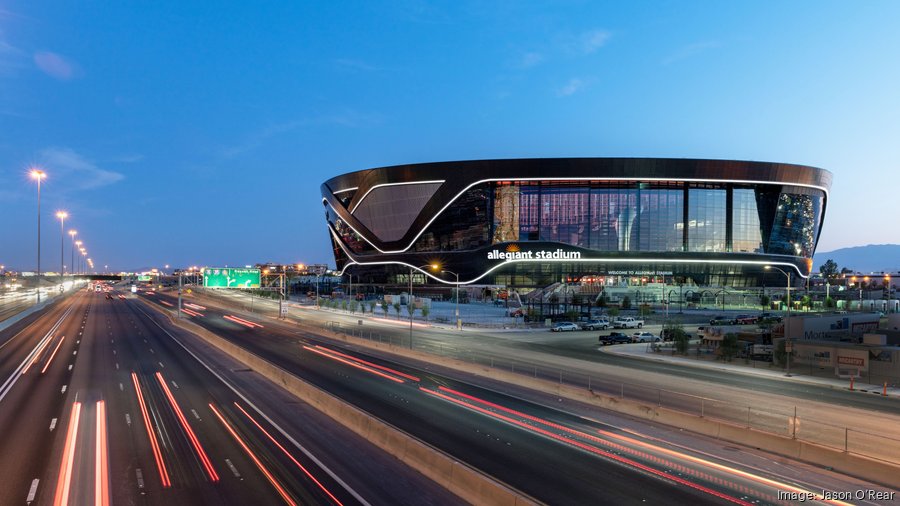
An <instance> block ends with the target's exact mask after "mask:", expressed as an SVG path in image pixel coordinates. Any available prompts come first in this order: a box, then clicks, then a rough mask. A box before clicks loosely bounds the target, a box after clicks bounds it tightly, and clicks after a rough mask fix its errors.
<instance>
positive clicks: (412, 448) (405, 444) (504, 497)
mask: <svg viewBox="0 0 900 506" xmlns="http://www.w3.org/2000/svg"><path fill="white" fill-rule="evenodd" d="M142 302H143V301H142ZM144 304H145V305H146V306H147V307H149V308H151V309H153V310H154V311H157V312H160V313H161V314H163V315H164V316H166V318H168V319H169V321H170V323H171V324H172V325H174V326H176V327H179V328H181V329H183V330H186V331H188V332H191V333H192V334H194V335H196V336H197V337H199V338H200V339H202V340H203V341H205V342H206V343H208V344H210V345H212V346H214V347H215V348H217V349H219V350H221V351H223V352H225V353H226V354H228V355H229V356H230V357H232V358H233V359H235V360H237V361H239V362H241V363H242V364H244V365H245V366H247V367H249V368H250V369H252V370H253V371H255V372H257V373H258V374H260V375H262V376H263V377H265V378H266V379H268V380H269V381H272V382H274V383H276V384H278V385H280V386H282V387H283V388H284V389H285V390H287V391H288V392H290V393H291V394H293V395H294V396H296V397H298V398H299V399H301V400H303V401H304V402H306V403H307V404H309V405H310V406H312V407H314V408H315V409H317V410H319V411H321V412H322V413H323V414H325V415H326V416H328V417H330V418H332V419H333V420H335V421H337V422H338V423H340V424H341V425H343V426H344V427H347V428H348V429H350V430H352V431H353V432H355V433H356V434H358V435H360V436H361V437H363V438H365V439H366V440H368V441H369V442H371V443H372V444H374V445H376V446H377V447H379V448H381V449H382V450H384V451H385V452H387V453H389V454H390V455H393V456H394V457H396V458H397V459H399V460H400V461H402V462H404V463H405V464H407V465H408V466H410V467H412V468H413V469H416V470H417V471H419V472H420V473H422V474H423V475H425V476H427V477H428V478H430V479H431V480H433V481H434V482H435V483H438V484H439V485H441V486H443V487H444V488H446V489H447V490H449V491H450V492H452V493H454V494H456V495H457V496H459V497H460V498H462V499H463V500H465V501H467V502H469V503H471V504H486V505H497V506H526V505H535V504H540V503H539V502H538V501H536V500H534V499H533V498H530V497H528V496H526V495H525V494H523V493H521V492H518V491H516V490H515V489H513V488H512V487H509V486H508V485H506V484H504V483H502V482H500V481H498V480H496V479H494V478H493V477H491V476H488V475H487V474H484V473H482V472H481V471H478V470H477V469H474V468H472V467H469V466H468V465H466V464H464V463H461V462H459V461H457V460H456V459H454V458H453V457H452V456H450V455H448V454H446V453H444V452H442V451H441V450H438V449H437V448H434V447H432V446H430V445H428V444H426V443H424V442H422V441H420V440H418V439H416V438H414V437H413V436H411V435H409V434H407V433H406V432H404V431H402V430H400V429H398V428H396V427H394V426H392V425H390V424H387V423H385V422H383V421H381V420H379V419H377V418H375V417H373V416H371V415H369V414H368V413H366V412H364V411H362V410H360V409H358V408H356V407H355V406H353V405H351V404H349V403H347V402H345V401H343V400H341V399H339V398H337V397H335V396H333V395H331V394H329V393H327V392H325V391H324V390H321V389H319V388H318V387H316V386H314V385H312V384H311V383H308V382H306V381H304V380H302V379H300V378H298V377H297V376H295V375H293V374H291V373H290V372H288V371H286V370H284V369H282V368H280V367H278V366H276V365H274V364H272V363H271V362H269V361H267V360H265V359H264V358H262V357H260V356H259V355H256V354H254V353H251V352H250V351H248V350H246V349H244V348H242V347H240V346H238V345H236V344H234V343H232V342H230V341H228V340H226V339H224V338H222V337H220V336H218V335H216V334H215V333H213V332H210V331H209V330H207V329H205V328H203V327H201V326H199V325H197V324H195V323H193V322H190V321H187V320H180V319H178V318H175V317H173V316H172V315H171V313H170V312H169V311H167V310H165V309H162V308H160V307H157V306H156V305H154V304H148V303H146V302H144Z"/></svg>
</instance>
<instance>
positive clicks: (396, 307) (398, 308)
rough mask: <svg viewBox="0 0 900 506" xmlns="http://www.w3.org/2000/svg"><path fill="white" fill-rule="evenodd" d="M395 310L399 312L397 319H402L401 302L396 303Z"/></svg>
mask: <svg viewBox="0 0 900 506" xmlns="http://www.w3.org/2000/svg"><path fill="white" fill-rule="evenodd" d="M394 311H395V312H396V313H397V319H398V320H399V319H400V302H395V303H394Z"/></svg>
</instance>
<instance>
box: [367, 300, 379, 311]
mask: <svg viewBox="0 0 900 506" xmlns="http://www.w3.org/2000/svg"><path fill="white" fill-rule="evenodd" d="M377 305H378V304H377V303H376V302H375V301H374V300H373V301H370V302H369V312H370V313H372V314H375V306H377Z"/></svg>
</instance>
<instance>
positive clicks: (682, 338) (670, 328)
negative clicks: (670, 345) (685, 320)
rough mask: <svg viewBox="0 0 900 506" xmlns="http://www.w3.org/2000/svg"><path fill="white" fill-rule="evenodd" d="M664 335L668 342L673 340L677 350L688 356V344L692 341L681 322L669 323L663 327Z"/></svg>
mask: <svg viewBox="0 0 900 506" xmlns="http://www.w3.org/2000/svg"><path fill="white" fill-rule="evenodd" d="M663 335H664V336H665V338H666V340H668V339H670V338H671V339H672V341H673V342H674V343H675V350H676V351H677V352H678V353H680V354H682V355H685V354H687V349H688V342H689V340H690V336H689V335H688V333H687V332H685V331H684V326H682V325H681V322H677V321H676V322H671V323H669V322H667V323H666V324H665V325H664V326H663Z"/></svg>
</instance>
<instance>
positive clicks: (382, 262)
mask: <svg viewBox="0 0 900 506" xmlns="http://www.w3.org/2000/svg"><path fill="white" fill-rule="evenodd" d="M328 230H329V231H330V232H331V234H332V235H333V236H334V237H335V239H337V233H336V232H335V231H334V230H332V229H331V227H328ZM338 244H340V246H341V249H342V250H344V254H346V255H347V257H348V258H350V262H348V263H347V265H345V266H344V268H343V269H341V272H340V275H341V276H343V275H344V272H345V271H346V270H347V268H348V267H350V266H351V265H362V266H365V265H402V266H405V267H409V268H410V269H415V270H417V271H419V272H421V273H422V274H424V275H426V276H428V277H429V278H431V279H433V280H435V281H439V282H441V283H444V284H445V285H468V284H471V283H474V282H476V281H478V280H479V279H481V278H483V277H485V276H487V275H488V274H490V273H491V272H493V271H495V270H497V269H499V268H500V267H503V266H505V265H509V264H513V263H543V262H555V263H566V262H582V263H585V262H607V263H673V264H746V265H763V266H765V265H780V266H783V267H790V268H792V269H794V271H796V272H797V275H798V276H800V277H801V278H803V279H806V278H808V277H809V276H804V275H803V273H802V272H800V268H799V267H797V266H796V265H794V264H792V263H790V262H773V261H767V260H732V259H728V260H704V259H699V258H696V259H694V258H581V259H569V260H565V259H553V258H547V259H536V258H532V259H517V260H505V261H503V262H500V263H498V264H497V265H494V266H493V267H491V268H490V269H488V270H486V271H484V272H483V273H482V274H481V275H480V276H478V277H476V278H473V279H470V280H468V281H460V282H458V283H457V282H456V281H447V280H444V279H441V278H439V277H437V276H435V275H433V274H432V273H430V272H428V271H426V270H423V269H421V268H419V267H416V266H415V265H410V264H408V263H406V262H400V261H396V260H380V261H375V262H360V261H358V260H357V259H355V258H354V257H353V255H352V254H350V252H349V251H347V248H345V247H344V244H343V243H341V241H340V240H339V239H338ZM726 254H727V253H726Z"/></svg>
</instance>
